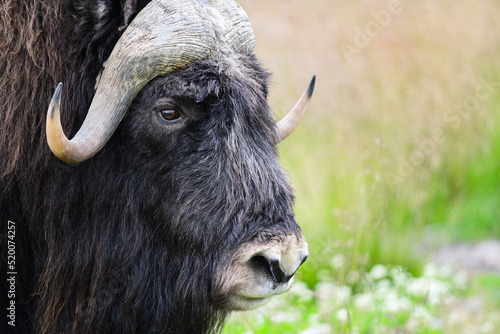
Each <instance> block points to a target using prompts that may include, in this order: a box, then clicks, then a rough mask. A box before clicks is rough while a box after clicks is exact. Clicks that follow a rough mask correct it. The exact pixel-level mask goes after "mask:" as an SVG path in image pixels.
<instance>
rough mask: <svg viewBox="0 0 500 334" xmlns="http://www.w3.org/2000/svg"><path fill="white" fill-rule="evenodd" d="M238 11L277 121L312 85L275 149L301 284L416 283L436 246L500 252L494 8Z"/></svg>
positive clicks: (259, 4)
mask: <svg viewBox="0 0 500 334" xmlns="http://www.w3.org/2000/svg"><path fill="white" fill-rule="evenodd" d="M239 2H240V4H241V5H242V6H243V7H244V8H245V10H246V11H247V13H248V15H249V17H250V20H251V22H252V25H253V28H254V31H255V35H256V40H257V48H256V54H257V55H258V56H259V57H260V59H261V60H262V61H263V63H264V64H265V66H266V67H267V68H269V70H270V71H271V72H273V74H274V76H273V84H272V87H270V91H271V94H270V103H271V106H272V107H273V109H274V111H275V114H276V118H277V119H279V118H281V117H282V116H283V115H285V114H286V112H287V111H288V110H289V109H290V108H291V107H292V106H293V104H294V103H295V101H296V100H297V99H298V97H299V96H300V94H301V93H302V92H303V90H304V89H305V88H306V86H307V84H308V83H309V80H310V79H311V77H312V75H313V74H316V75H317V83H316V91H315V93H314V97H313V99H312V103H311V105H310V108H309V112H308V114H307V116H306V118H305V120H304V121H303V122H302V124H301V126H300V127H299V128H298V130H296V131H295V133H294V134H293V135H291V136H290V137H289V138H288V139H287V140H286V141H285V142H283V143H282V144H280V152H281V158H282V163H283V166H284V167H285V169H286V170H287V171H288V172H289V173H290V178H291V180H292V183H293V185H294V187H295V189H296V191H297V202H296V213H297V219H298V221H299V223H300V225H301V226H302V228H303V230H304V234H305V236H306V240H307V241H308V243H309V248H310V258H309V259H308V261H307V262H306V263H305V264H304V266H303V267H302V268H301V270H300V272H299V274H298V275H299V279H300V280H301V281H302V282H305V283H306V284H307V286H309V287H311V288H313V287H314V286H315V285H316V284H317V283H318V282H320V281H321V280H322V276H325V275H327V276H328V275H330V276H331V277H332V278H333V279H334V280H335V282H337V284H340V285H342V284H347V285H349V284H351V283H350V281H349V280H350V274H352V273H353V272H357V271H359V270H366V271H367V270H369V269H370V268H371V267H372V266H373V265H375V264H386V265H398V266H402V267H403V268H405V270H408V271H409V273H410V274H412V275H416V276H417V275H420V274H422V271H423V265H424V263H425V262H426V259H425V256H426V254H428V253H429V252H432V250H433V249H435V248H436V247H438V246H439V245H443V244H448V243H462V242H473V241H479V240H484V239H492V238H493V239H495V238H496V239H500V112H499V108H500V58H499V56H500V19H499V18H500V2H499V1H495V0H483V1H481V2H476V1H472V0H454V1H452V0H441V1H436V0H419V1H397V0H389V1H377V0H351V1H337V0H311V1H304V0H270V1H256V0H239ZM339 254H340V255H341V257H340V258H339V257H338V255H339ZM335 261H337V262H338V261H342V263H346V265H342V266H340V267H341V268H342V270H338V267H339V266H338V263H337V264H336V263H335ZM335 268H337V269H335ZM493 282H494V284H493V286H496V287H498V289H499V290H500V286H499V285H498V284H497V283H499V281H498V280H496V281H495V280H493ZM271 332H272V331H271ZM291 332H294V331H293V330H291Z"/></svg>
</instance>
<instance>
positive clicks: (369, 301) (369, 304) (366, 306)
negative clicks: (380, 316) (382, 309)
mask: <svg viewBox="0 0 500 334" xmlns="http://www.w3.org/2000/svg"><path fill="white" fill-rule="evenodd" d="M374 304H375V298H374V297H373V294H372V293H371V292H367V293H363V294H359V295H356V296H355V297H354V307H356V308H357V309H358V310H361V311H369V310H371V309H372V308H373V306H374Z"/></svg>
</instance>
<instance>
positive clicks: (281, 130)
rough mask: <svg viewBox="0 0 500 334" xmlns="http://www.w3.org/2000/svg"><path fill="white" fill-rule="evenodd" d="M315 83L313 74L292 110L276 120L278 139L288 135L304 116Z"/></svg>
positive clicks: (281, 139)
mask: <svg viewBox="0 0 500 334" xmlns="http://www.w3.org/2000/svg"><path fill="white" fill-rule="evenodd" d="M315 84H316V76H315V75H314V76H313V78H312V80H311V83H310V84H309V86H308V87H307V89H306V91H305V92H304V94H302V96H301V97H300V99H299V101H298V102H297V104H295V106H294V107H293V108H292V110H291V111H290V112H289V113H288V114H287V115H286V116H285V117H283V119H282V120H281V121H279V122H278V130H277V131H278V136H279V141H280V142H281V141H283V139H285V138H286V137H288V136H289V135H290V134H291V133H292V132H293V130H295V128H296V127H297V126H298V125H299V123H300V121H301V120H302V117H304V115H305V113H306V111H307V107H308V106H309V101H310V100H311V97H312V95H313V92H314V85H315Z"/></svg>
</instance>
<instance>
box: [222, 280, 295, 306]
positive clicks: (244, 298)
mask: <svg viewBox="0 0 500 334" xmlns="http://www.w3.org/2000/svg"><path fill="white" fill-rule="evenodd" d="M292 285H293V278H292V279H290V280H289V281H288V282H286V283H283V284H276V283H274V284H273V285H272V288H271V289H270V290H269V291H268V292H267V293H263V294H261V295H245V294H239V293H235V294H234V295H232V296H230V297H229V299H228V304H229V305H230V307H231V309H232V310H253V309H255V308H258V307H261V306H263V305H265V304H267V303H268V302H269V301H270V300H271V299H272V297H274V296H277V295H281V294H283V293H285V292H287V291H288V290H290V289H291V288H292Z"/></svg>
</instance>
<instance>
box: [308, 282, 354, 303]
mask: <svg viewBox="0 0 500 334" xmlns="http://www.w3.org/2000/svg"><path fill="white" fill-rule="evenodd" d="M316 295H317V297H318V299H319V300H321V301H333V302H335V303H336V304H337V305H344V304H347V302H348V301H349V299H350V298H351V288H350V287H348V286H345V285H343V286H338V285H335V284H333V283H327V282H320V283H318V284H316Z"/></svg>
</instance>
